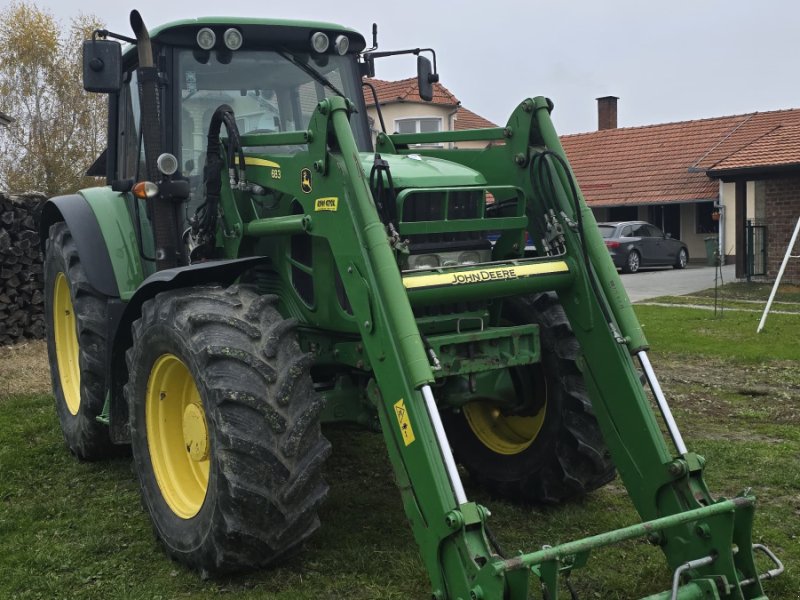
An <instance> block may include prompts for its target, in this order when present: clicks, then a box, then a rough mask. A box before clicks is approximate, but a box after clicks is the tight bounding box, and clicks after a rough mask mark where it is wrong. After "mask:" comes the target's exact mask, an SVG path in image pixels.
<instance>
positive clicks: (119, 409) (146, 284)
mask: <svg viewBox="0 0 800 600" xmlns="http://www.w3.org/2000/svg"><path fill="white" fill-rule="evenodd" d="M267 260H268V258H267V257H265V256H254V257H250V258H238V259H231V260H215V261H209V262H204V263H198V264H195V265H189V266H187V267H176V268H174V269H164V270H163V271H157V272H156V273H153V274H152V275H151V276H150V277H148V278H147V279H145V280H144V281H143V282H142V284H141V285H140V286H139V287H138V289H137V290H136V291H135V293H134V294H133V295H132V296H131V298H130V300H129V301H128V302H127V303H126V304H125V306H124V307H121V310H120V311H119V312H118V313H117V315H115V316H114V317H112V318H113V319H115V320H116V323H113V324H112V325H111V330H112V337H111V338H110V339H113V344H112V346H111V352H109V353H108V361H109V362H108V365H107V369H108V371H107V372H108V373H109V380H108V381H109V382H110V388H109V389H110V391H111V405H110V407H109V408H110V410H109V413H110V414H109V417H110V432H111V439H112V440H114V442H116V443H125V442H128V441H129V440H130V431H129V428H128V406H127V404H126V403H125V399H124V397H123V394H122V386H123V385H125V382H126V381H127V366H126V364H125V352H126V350H127V349H128V348H130V346H131V344H132V343H133V338H132V336H131V325H132V324H133V322H134V321H135V320H136V319H138V318H139V315H140V314H141V310H142V304H144V302H145V301H147V300H149V299H150V298H153V297H154V296H155V295H156V294H158V293H160V292H166V291H167V290H172V289H176V288H191V287H192V286H196V285H204V284H217V285H222V286H229V285H231V284H232V283H233V282H234V281H236V280H237V279H238V278H239V277H240V276H241V275H242V274H243V273H244V272H245V271H247V270H248V269H250V268H252V267H255V266H256V265H258V264H260V263H263V262H266V261H267Z"/></svg>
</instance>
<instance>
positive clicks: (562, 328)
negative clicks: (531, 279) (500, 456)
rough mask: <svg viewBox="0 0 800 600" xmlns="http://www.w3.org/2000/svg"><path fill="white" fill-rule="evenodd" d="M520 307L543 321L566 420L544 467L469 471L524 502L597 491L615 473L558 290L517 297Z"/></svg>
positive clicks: (555, 501)
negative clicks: (522, 471)
mask: <svg viewBox="0 0 800 600" xmlns="http://www.w3.org/2000/svg"><path fill="white" fill-rule="evenodd" d="M512 302H515V303H518V307H519V308H520V311H521V312H524V313H526V314H528V315H532V316H533V317H534V319H533V322H538V323H539V325H540V335H541V346H542V352H547V351H550V352H553V353H554V354H555V356H556V357H557V361H558V382H559V383H560V385H561V391H562V394H563V401H562V403H561V419H562V424H561V427H560V428H559V429H558V432H557V436H556V438H555V440H554V444H553V445H552V447H551V448H549V449H548V450H546V451H544V452H543V453H542V455H541V457H540V458H541V460H542V461H543V463H544V464H543V465H542V467H541V469H538V470H536V471H535V472H532V473H531V474H530V475H529V476H527V477H523V478H521V479H519V480H516V481H498V480H496V479H494V478H493V477H492V473H491V472H485V471H484V472H476V471H472V470H470V474H471V475H472V477H473V478H474V479H476V480H477V481H478V482H480V483H481V484H482V485H484V486H485V487H487V488H488V489H490V490H492V491H494V492H495V493H496V494H498V495H499V496H503V497H506V498H509V499H511V500H516V501H521V502H523V503H534V504H551V505H554V504H560V503H562V502H565V501H567V500H570V499H572V498H576V497H580V496H583V495H585V494H587V493H589V492H591V491H593V490H596V489H598V488H600V487H602V486H604V485H605V484H607V483H608V482H610V481H612V480H613V479H614V477H615V476H616V469H615V468H614V464H613V462H612V460H611V455H610V453H609V451H608V449H607V448H606V445H605V441H604V440H603V436H602V434H601V432H600V426H599V423H598V422H597V418H596V417H595V415H594V411H593V410H592V403H591V400H590V399H589V395H588V393H587V390H586V386H585V384H584V381H583V376H582V375H581V372H580V370H579V369H578V358H579V355H580V345H579V343H578V340H577V338H576V337H575V335H574V334H573V332H572V327H571V325H570V323H569V320H568V319H567V316H566V314H565V313H564V310H563V308H562V307H561V305H560V304H559V303H558V299H557V298H556V296H555V295H554V294H549V293H545V294H537V295H533V296H523V297H520V298H515V299H514V300H512Z"/></svg>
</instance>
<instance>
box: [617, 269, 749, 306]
mask: <svg viewBox="0 0 800 600" xmlns="http://www.w3.org/2000/svg"><path fill="white" fill-rule="evenodd" d="M735 271H736V267H735V265H725V266H724V267H722V279H723V281H724V282H725V283H730V282H732V281H734V279H735ZM715 272H716V268H714V267H706V266H699V265H689V266H688V267H687V268H685V269H671V268H670V269H650V270H647V271H644V270H642V271H639V272H638V273H630V274H628V275H622V276H621V277H622V284H623V285H624V286H625V290H626V291H627V292H628V296H630V299H631V302H639V301H641V300H647V299H648V298H655V297H657V296H681V295H683V294H691V293H692V292H699V291H700V290H706V289H708V288H713V287H714V275H715Z"/></svg>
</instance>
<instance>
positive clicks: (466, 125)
mask: <svg viewBox="0 0 800 600" xmlns="http://www.w3.org/2000/svg"><path fill="white" fill-rule="evenodd" d="M487 127H497V125H495V124H494V123H492V122H491V121H490V120H488V119H484V118H483V117H482V116H480V115H477V114H475V113H474V112H472V111H471V110H469V109H467V108H464V107H463V106H459V107H458V112H457V113H456V122H455V124H454V126H453V129H455V130H456V131H461V130H463V129H486V128H487Z"/></svg>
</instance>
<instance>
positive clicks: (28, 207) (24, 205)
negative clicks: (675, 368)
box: [0, 193, 46, 346]
mask: <svg viewBox="0 0 800 600" xmlns="http://www.w3.org/2000/svg"><path fill="white" fill-rule="evenodd" d="M45 200H46V197H45V196H44V195H43V194H38V193H30V194H21V195H19V196H7V195H5V194H3V193H0V346H6V345H9V344H13V343H15V342H18V341H21V340H23V339H26V338H28V339H30V338H42V337H44V273H43V269H42V254H41V252H40V250H39V216H40V214H41V209H42V205H43V204H44V202H45Z"/></svg>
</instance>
